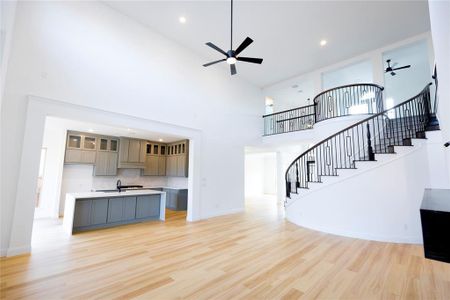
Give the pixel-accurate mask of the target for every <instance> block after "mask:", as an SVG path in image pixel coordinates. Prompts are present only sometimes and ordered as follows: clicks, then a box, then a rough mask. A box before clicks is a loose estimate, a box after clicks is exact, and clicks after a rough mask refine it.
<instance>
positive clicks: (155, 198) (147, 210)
mask: <svg viewBox="0 0 450 300" xmlns="http://www.w3.org/2000/svg"><path fill="white" fill-rule="evenodd" d="M160 199H161V198H160V196H159V195H146V196H138V197H136V219H142V218H150V217H155V218H157V217H159V214H160V202H161V201H160Z"/></svg>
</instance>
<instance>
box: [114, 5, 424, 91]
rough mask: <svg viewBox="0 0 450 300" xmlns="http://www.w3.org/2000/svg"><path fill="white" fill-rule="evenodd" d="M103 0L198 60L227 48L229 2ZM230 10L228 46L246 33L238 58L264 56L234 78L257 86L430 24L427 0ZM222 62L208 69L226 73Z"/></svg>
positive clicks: (240, 69)
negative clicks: (244, 46) (323, 42)
mask: <svg viewBox="0 0 450 300" xmlns="http://www.w3.org/2000/svg"><path fill="white" fill-rule="evenodd" d="M105 3H106V4H107V5H109V6H111V7H113V8H114V9H116V10H118V11H120V12H122V13H124V14H126V15H128V16H130V17H132V18H134V19H135V20H138V21H139V22H141V23H143V24H145V25H147V26H149V27H150V28H151V29H153V30H154V31H157V32H159V33H160V34H162V35H164V36H166V37H168V38H169V39H172V40H174V41H176V42H177V43H179V44H181V45H182V46H184V47H186V48H187V49H190V50H192V51H194V52H196V53H197V54H199V55H200V56H201V57H204V60H205V63H206V62H209V61H212V60H217V59H220V58H223V57H222V56H221V54H220V53H218V52H215V51H214V50H212V49H211V48H209V47H207V46H205V42H208V41H211V42H213V43H215V44H216V45H218V46H219V47H221V48H222V49H224V50H228V48H229V43H230V41H229V39H230V37H229V35H230V32H229V30H230V7H229V6H230V3H229V1H106V2H105ZM234 7H235V14H234V15H235V22H234V45H233V48H236V47H237V46H238V45H239V44H240V43H241V42H242V41H243V40H244V38H245V37H246V36H249V37H251V38H252V39H253V40H254V41H255V42H254V43H253V44H252V45H250V46H249V47H248V48H247V49H246V50H245V51H244V52H243V53H242V54H241V55H242V56H250V57H262V58H264V62H263V64H262V65H255V64H246V63H241V62H238V64H237V69H238V75H236V76H237V77H242V78H245V79H246V80H248V81H250V82H252V83H254V84H255V85H257V86H260V87H264V86H267V85H269V84H272V83H275V82H278V81H281V80H283V79H286V78H289V77H292V76H294V75H298V74H302V73H305V72H309V71H311V70H314V69H317V68H321V67H324V66H327V65H330V64H333V63H336V62H338V61H341V60H344V59H348V58H351V57H353V56H355V55H358V54H361V53H364V52H367V51H370V50H372V49H375V48H379V47H382V46H385V45H388V44H390V43H394V42H396V41H399V40H402V39H405V38H408V37H411V36H413V35H416V34H419V33H423V32H426V31H428V30H429V29H430V24H429V16H428V4H427V1H235V4H234ZM180 16H184V17H185V18H186V23H185V24H181V23H180V22H179V21H178V19H179V17H180ZM321 39H326V40H327V41H328V44H327V45H326V46H325V47H320V46H319V42H320V40H321ZM227 67H228V65H226V64H225V63H223V64H218V65H215V66H211V67H209V68H223V70H224V72H229V71H228V68H227ZM205 72H208V69H207V68H205Z"/></svg>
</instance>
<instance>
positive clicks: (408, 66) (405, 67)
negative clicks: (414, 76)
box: [392, 65, 411, 71]
mask: <svg viewBox="0 0 450 300" xmlns="http://www.w3.org/2000/svg"><path fill="white" fill-rule="evenodd" d="M410 67H411V65H407V66H403V67H400V68H395V69H392V70H394V71H395V70H401V69H408V68H410Z"/></svg>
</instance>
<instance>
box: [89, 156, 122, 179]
mask: <svg viewBox="0 0 450 300" xmlns="http://www.w3.org/2000/svg"><path fill="white" fill-rule="evenodd" d="M94 175H95V176H114V175H117V152H107V151H99V152H98V153H97V159H96V161H95V167H94Z"/></svg>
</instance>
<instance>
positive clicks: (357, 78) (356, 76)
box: [322, 60, 373, 91]
mask: <svg viewBox="0 0 450 300" xmlns="http://www.w3.org/2000/svg"><path fill="white" fill-rule="evenodd" d="M371 82H373V71H372V63H371V62H370V61H369V60H366V61H362V62H358V63H355V64H351V65H347V66H344V67H342V68H339V69H336V70H332V71H329V72H324V73H322V90H324V91H325V90H328V89H332V88H335V87H338V86H342V85H347V84H354V83H371Z"/></svg>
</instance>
